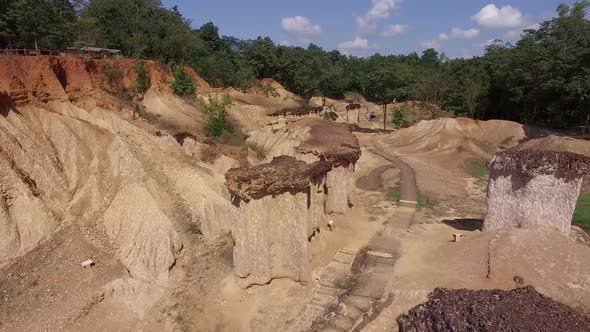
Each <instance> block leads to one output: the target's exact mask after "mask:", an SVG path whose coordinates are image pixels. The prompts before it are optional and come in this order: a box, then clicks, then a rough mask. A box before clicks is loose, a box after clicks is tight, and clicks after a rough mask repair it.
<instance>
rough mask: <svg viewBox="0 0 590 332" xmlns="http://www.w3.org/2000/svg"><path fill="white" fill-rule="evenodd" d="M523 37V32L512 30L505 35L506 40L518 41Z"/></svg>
mask: <svg viewBox="0 0 590 332" xmlns="http://www.w3.org/2000/svg"><path fill="white" fill-rule="evenodd" d="M521 35H522V30H510V31H508V32H506V33H505V34H504V39H506V40H516V39H518V37H520V36H521Z"/></svg>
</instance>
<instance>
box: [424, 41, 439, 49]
mask: <svg viewBox="0 0 590 332" xmlns="http://www.w3.org/2000/svg"><path fill="white" fill-rule="evenodd" d="M439 47H440V39H433V40H427V41H425V42H422V48H424V49H428V48H439Z"/></svg>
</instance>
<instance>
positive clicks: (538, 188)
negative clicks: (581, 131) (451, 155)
mask: <svg viewBox="0 0 590 332" xmlns="http://www.w3.org/2000/svg"><path fill="white" fill-rule="evenodd" d="M589 165H590V159H588V158H587V157H584V156H581V155H578V154H575V153H571V152H555V151H532V150H525V151H505V152H501V153H498V154H496V155H495V156H494V157H493V159H492V160H491V161H490V163H489V167H490V182H489V184H488V199H487V205H488V214H487V217H486V219H485V222H484V231H490V230H495V229H500V228H506V227H513V228H535V227H552V228H556V229H558V230H560V231H561V232H563V233H565V234H569V233H570V231H571V221H572V216H573V214H574V210H575V207H576V202H577V200H578V195H579V194H580V188H581V186H582V181H583V177H584V175H585V174H587V173H588V170H589Z"/></svg>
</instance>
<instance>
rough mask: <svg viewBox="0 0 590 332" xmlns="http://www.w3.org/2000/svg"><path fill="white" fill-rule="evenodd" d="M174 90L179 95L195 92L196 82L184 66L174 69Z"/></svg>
mask: <svg viewBox="0 0 590 332" xmlns="http://www.w3.org/2000/svg"><path fill="white" fill-rule="evenodd" d="M172 90H173V91H174V93H176V94H177V95H179V96H188V95H192V94H194V93H195V82H193V78H192V77H191V76H190V75H189V74H188V73H187V72H186V70H184V67H182V66H179V67H178V68H176V70H175V71H174V81H172Z"/></svg>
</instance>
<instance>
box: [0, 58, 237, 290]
mask: <svg viewBox="0 0 590 332" xmlns="http://www.w3.org/2000/svg"><path fill="white" fill-rule="evenodd" d="M134 68H135V61H133V60H122V61H114V60H104V61H102V60H101V61H92V60H86V61H85V60H84V59H81V58H66V57H14V58H0V113H1V114H0V139H1V140H2V142H3V143H2V147H1V148H0V266H4V265H7V264H10V263H11V262H14V261H15V260H16V259H17V258H19V257H20V256H22V255H24V254H26V253H28V252H29V251H31V250H33V249H34V248H36V247H37V246H38V245H39V244H40V243H41V242H43V241H45V240H47V239H50V238H51V236H52V235H53V234H54V233H55V232H57V231H59V229H60V228H62V227H68V226H70V225H72V224H77V226H76V227H80V228H82V229H86V228H88V229H99V230H101V232H104V234H101V237H102V236H103V235H104V238H105V239H108V240H110V241H111V242H112V244H113V245H114V250H115V251H116V252H115V254H116V255H117V257H118V259H120V260H121V262H122V263H123V264H124V265H125V267H126V268H127V270H128V271H129V274H130V275H131V277H132V278H134V279H135V280H141V281H142V282H148V283H154V284H160V283H164V282H166V281H167V280H168V278H169V270H170V269H171V267H172V266H174V264H175V262H176V259H177V258H178V255H179V252H180V250H181V249H182V248H183V246H185V247H186V246H188V245H191V244H194V243H196V242H197V241H213V240H215V238H216V237H217V236H219V235H223V234H226V233H228V232H229V231H230V224H231V223H232V221H233V220H234V218H235V211H236V209H235V208H234V207H233V206H232V205H231V202H230V201H229V192H228V191H227V188H225V186H224V182H225V178H224V177H223V173H221V172H218V170H216V169H214V167H222V168H228V166H227V165H226V164H231V163H230V162H229V161H221V162H220V163H218V164H212V165H209V164H207V163H205V162H202V161H201V160H200V158H201V157H202V156H197V157H196V158H193V157H192V156H191V154H189V153H188V151H185V150H183V147H182V146H181V145H180V144H179V143H178V142H177V141H176V140H175V139H174V138H173V137H172V136H170V135H167V134H166V133H164V134H163V133H162V132H161V131H160V130H159V128H155V127H154V126H153V125H152V124H150V123H149V122H148V121H146V120H144V119H133V116H132V114H133V107H131V106H130V105H129V100H127V101H122V100H121V99H119V98H117V97H116V96H114V94H113V93H111V92H113V91H109V89H111V88H113V86H105V78H106V77H108V73H107V71H109V70H117V71H118V72H119V71H120V73H121V75H120V76H119V75H115V76H116V77H117V80H118V82H116V84H114V85H116V86H117V87H118V88H121V89H122V90H121V91H122V92H128V93H129V94H130V95H129V96H128V97H130V98H134V99H135V102H140V101H139V100H140V99H141V98H140V96H136V95H134V94H133V92H132V91H134V87H135V84H136V73H135V69H134ZM146 68H147V70H148V74H149V75H150V78H151V82H152V86H151V87H150V90H149V92H148V97H147V100H146V99H144V100H143V102H144V103H146V105H144V106H145V109H146V112H148V113H149V112H150V111H152V113H153V114H159V115H160V117H161V119H164V118H166V117H167V119H168V120H169V121H168V122H167V123H168V124H170V123H172V122H173V120H175V119H176V120H178V121H179V122H183V123H185V124H187V126H188V127H191V128H198V127H199V126H200V122H199V118H198V116H196V115H195V114H197V115H198V114H199V113H200V112H199V111H198V110H197V109H195V108H191V107H189V106H190V105H188V104H186V103H184V102H183V101H182V100H181V99H180V98H178V97H176V96H175V95H173V94H172V93H171V92H170V91H169V90H170V88H169V83H170V82H171V80H172V73H171V72H170V71H168V70H166V69H164V68H162V67H160V66H159V65H158V64H157V63H155V62H151V61H146ZM190 73H191V75H193V77H194V78H195V79H196V80H197V81H198V86H199V89H207V88H208V86H207V84H206V82H204V81H202V80H199V79H198V77H196V74H195V73H194V72H192V71H191V72H190ZM130 91H131V92H130ZM158 99H161V100H160V101H158ZM152 102H153V103H154V105H152V106H150V105H147V104H150V103H152ZM178 105H182V107H184V108H183V109H182V110H181V111H180V112H177V108H178V107H179V106H178ZM156 106H157V107H156ZM177 106H178V107H177ZM178 114H181V115H182V116H181V117H178V116H177V115H178ZM199 116H201V117H202V115H199ZM218 159H220V158H218ZM187 230H189V231H187ZM187 240H188V241H187Z"/></svg>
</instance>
